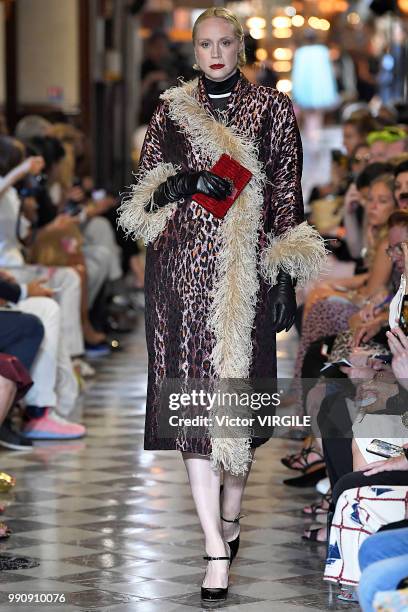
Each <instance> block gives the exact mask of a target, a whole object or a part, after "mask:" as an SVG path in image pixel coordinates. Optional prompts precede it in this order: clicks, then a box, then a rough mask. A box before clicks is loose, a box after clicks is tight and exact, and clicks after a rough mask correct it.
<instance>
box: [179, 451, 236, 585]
mask: <svg viewBox="0 0 408 612" xmlns="http://www.w3.org/2000/svg"><path fill="white" fill-rule="evenodd" d="M182 454H183V460H184V463H185V466H186V470H187V474H188V479H189V481H190V486H191V493H192V495H193V499H194V503H195V506H196V509H197V514H198V518H199V520H200V523H201V527H202V530H203V532H204V537H205V550H206V553H207V555H209V556H212V557H225V556H229V547H228V545H227V546H226V545H225V543H224V540H223V536H222V529H221V517H220V472H216V471H214V470H213V469H212V468H211V463H210V460H209V458H208V457H204V456H202V455H196V454H192V453H182ZM228 565H229V564H228V561H209V562H208V566H207V572H206V575H205V578H204V582H203V586H204V587H207V588H219V587H221V588H225V587H227V586H228Z"/></svg>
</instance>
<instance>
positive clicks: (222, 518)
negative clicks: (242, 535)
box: [221, 514, 248, 523]
mask: <svg viewBox="0 0 408 612" xmlns="http://www.w3.org/2000/svg"><path fill="white" fill-rule="evenodd" d="M246 516H248V515H247V514H238V516H237V517H236V518H234V519H233V520H230V519H226V518H224V517H223V516H222V517H221V520H222V521H225V522H226V523H239V521H240V519H242V518H245V517H246Z"/></svg>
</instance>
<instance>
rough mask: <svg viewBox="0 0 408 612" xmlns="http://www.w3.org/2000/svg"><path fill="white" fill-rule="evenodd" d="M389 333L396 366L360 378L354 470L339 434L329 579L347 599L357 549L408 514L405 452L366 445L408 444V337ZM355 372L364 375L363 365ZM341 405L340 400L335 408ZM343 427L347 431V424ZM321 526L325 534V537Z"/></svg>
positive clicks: (356, 571) (355, 577) (329, 450)
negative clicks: (390, 455) (406, 418)
mask: <svg viewBox="0 0 408 612" xmlns="http://www.w3.org/2000/svg"><path fill="white" fill-rule="evenodd" d="M405 251H406V257H407V260H408V249H407V248H405ZM387 337H388V342H389V347H390V349H391V352H392V355H393V360H392V372H391V371H390V370H389V369H388V368H387V367H386V366H382V365H379V366H378V365H377V366H375V367H376V371H377V374H374V378H373V381H372V382H369V383H363V384H361V383H360V384H359V387H360V389H359V391H361V387H362V388H363V391H364V392H365V393H360V394H357V396H358V395H359V397H360V399H361V403H360V416H359V415H357V417H356V418H355V419H354V424H353V425H352V428H351V431H352V432H353V435H354V438H353V441H352V445H351V448H352V456H353V458H352V469H353V470H355V471H354V473H353V474H348V473H347V465H348V466H349V465H350V451H348V452H347V443H346V442H347V441H346V440H338V442H339V444H340V445H342V447H343V452H342V453H341V458H340V455H339V454H337V463H338V466H336V467H337V469H340V470H341V471H342V472H343V476H342V477H341V478H339V479H338V480H337V482H335V483H334V487H333V505H334V506H335V512H334V516H333V521H332V523H331V529H330V540H329V548H328V556H327V561H326V569H325V579H326V580H330V581H335V582H338V583H339V584H340V585H342V594H341V596H340V597H341V598H343V599H346V600H355V599H356V593H355V590H354V588H355V586H356V585H357V584H358V582H359V578H360V568H359V565H358V551H359V548H360V546H361V544H362V542H363V541H364V540H365V539H366V538H367V537H368V536H369V535H370V534H371V533H375V532H376V531H378V530H379V529H380V528H381V527H382V526H383V525H387V524H389V523H394V522H398V521H400V520H403V519H405V518H406V496H407V494H408V470H407V469H406V467H405V463H406V458H405V455H404V456H402V457H401V458H395V459H390V460H388V461H376V458H375V455H372V454H371V453H370V452H368V450H366V447H367V445H368V443H369V442H370V441H371V439H372V438H374V437H376V438H380V439H381V440H383V441H385V442H390V443H392V444H397V445H399V446H402V447H404V448H407V449H408V438H407V436H406V433H405V435H404V431H405V432H406V429H405V430H404V427H403V423H402V422H401V415H402V412H404V411H405V409H406V402H407V399H408V395H407V391H406V390H407V388H408V338H407V337H406V336H405V334H404V333H403V332H402V330H401V329H400V328H395V329H393V330H392V331H391V332H387ZM350 369H351V368H350ZM356 375H357V377H359V378H360V379H361V378H362V372H361V369H360V372H358V373H356ZM367 392H369V393H370V394H371V395H370V403H368V401H365V403H363V401H362V400H368V396H367V395H366V393H367ZM355 401H356V400H354V403H355ZM363 406H364V408H363ZM339 408H340V406H337V407H335V410H337V411H338V410H339ZM350 408H351V406H350V405H349V410H350ZM361 415H362V416H361ZM344 416H345V418H346V419H347V418H349V417H347V415H344ZM343 418H344V417H343ZM380 432H381V433H380ZM342 433H343V435H344V434H345V433H346V432H345V429H343V432H342ZM369 434H370V435H369ZM397 436H399V437H397ZM325 442H326V445H325V456H326V455H327V456H326V458H327V460H328V459H329V455H331V461H332V462H333V440H332V439H326V440H325ZM348 448H350V445H349V446H348ZM346 459H347V461H345V460H346ZM340 464H341V465H340ZM345 464H346V466H345ZM328 466H329V462H328ZM401 468H402V469H401ZM356 470H357V471H356ZM361 471H363V472H364V474H365V476H363V475H362V474H361ZM322 531H324V530H320V532H321V533H320V536H321V540H324V534H323V533H322Z"/></svg>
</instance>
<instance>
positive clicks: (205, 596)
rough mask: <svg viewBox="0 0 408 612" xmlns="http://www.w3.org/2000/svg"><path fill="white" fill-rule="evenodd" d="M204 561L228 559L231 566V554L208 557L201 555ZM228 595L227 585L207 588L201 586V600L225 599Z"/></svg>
mask: <svg viewBox="0 0 408 612" xmlns="http://www.w3.org/2000/svg"><path fill="white" fill-rule="evenodd" d="M203 559H205V560H206V561H229V567H230V566H231V556H229V557H210V556H209V555H206V556H205V557H203ZM227 597H228V587H225V588H224V587H218V588H207V587H203V586H202V587H201V599H202V600H203V601H225V600H226V599H227Z"/></svg>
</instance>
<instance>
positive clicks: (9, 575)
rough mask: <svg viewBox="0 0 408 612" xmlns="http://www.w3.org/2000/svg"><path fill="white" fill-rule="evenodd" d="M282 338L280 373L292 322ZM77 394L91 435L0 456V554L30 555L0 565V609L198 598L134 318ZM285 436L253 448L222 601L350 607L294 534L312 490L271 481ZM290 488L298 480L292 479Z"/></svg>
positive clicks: (121, 606)
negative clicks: (145, 445)
mask: <svg viewBox="0 0 408 612" xmlns="http://www.w3.org/2000/svg"><path fill="white" fill-rule="evenodd" d="M285 336H286V337H284V338H282V339H280V340H279V343H278V355H279V356H280V361H279V363H280V373H281V375H284V374H288V373H289V371H290V368H291V363H292V360H291V356H292V355H293V350H294V347H295V345H296V336H295V334H294V333H292V332H291V334H290V335H285ZM97 367H98V375H97V379H96V381H95V383H94V384H93V386H92V388H91V389H90V390H89V392H88V394H87V395H86V397H85V399H84V401H83V410H84V418H85V423H86V425H87V427H88V432H89V434H88V437H87V438H86V439H85V440H84V441H81V442H76V443H71V444H68V443H65V444H61V445H58V446H41V447H37V448H35V449H34V450H33V451H32V452H30V453H15V452H14V453H13V452H10V451H4V452H1V454H0V466H1V469H3V470H5V471H7V472H10V473H12V474H13V475H14V476H15V477H16V479H17V485H16V487H15V489H14V490H13V492H12V493H9V494H7V495H4V494H3V496H2V497H1V498H0V503H1V502H2V501H4V502H6V503H7V510H6V512H5V514H4V520H5V521H6V522H7V523H8V525H9V526H10V527H11V528H12V529H13V532H14V533H13V535H12V536H11V537H10V539H9V540H8V541H6V542H5V543H2V544H1V545H0V554H10V555H16V556H18V555H22V556H23V555H24V556H27V557H30V558H32V559H34V560H36V561H37V562H38V563H39V565H37V566H36V567H31V568H27V569H19V570H12V571H11V570H8V571H3V572H0V609H1V610H2V612H3V611H4V612H8V611H11V610H30V611H31V610H36V609H40V608H41V609H42V610H44V609H47V608H48V609H49V610H50V611H52V612H54V610H60V611H61V612H62V611H64V612H65V611H68V610H69V611H70V612H71V611H84V612H85V611H91V610H95V611H96V610H97V611H99V612H102V611H103V612H108V611H109V612H136V611H139V610H140V611H143V612H153V611H156V610H164V611H165V612H174V611H180V612H183V611H184V610H199V609H203V608H202V606H201V603H200V599H199V586H200V583H201V580H202V576H203V570H204V564H205V562H204V561H203V560H202V559H201V557H202V554H203V552H204V551H203V542H202V538H201V534H200V529H199V527H198V525H197V522H196V517H195V513H194V511H193V502H192V499H191V497H190V494H189V487H188V485H187V480H186V474H185V471H184V468H183V465H182V462H181V459H180V457H179V456H178V454H176V453H172V452H157V453H152V452H144V451H143V450H142V436H143V424H144V396H145V383H146V354H145V346H144V336H143V326H142V325H141V326H140V328H139V330H138V331H136V332H135V334H133V335H132V336H128V337H127V338H126V339H125V347H124V351H123V352H121V353H118V354H116V355H114V356H112V357H110V358H108V359H106V360H103V361H101V362H99V365H98V366H97ZM293 444H294V443H289V442H288V441H285V440H273V441H270V442H269V443H268V444H267V445H265V446H264V447H263V448H262V449H261V450H260V451H259V452H258V458H257V461H256V463H255V465H254V467H253V471H252V474H251V477H250V480H249V484H248V488H247V493H246V497H245V504H244V508H243V512H244V514H247V515H248V516H247V518H245V519H243V521H242V529H243V542H242V548H241V550H240V554H239V558H238V559H237V561H236V562H234V565H233V570H232V574H231V588H230V597H229V599H228V604H227V605H226V606H223V607H224V608H225V609H228V610H237V611H239V612H263V611H267V610H268V611H269V610H279V611H280V612H290V611H293V612H300V610H327V609H343V608H344V607H346V608H347V609H358V608H356V607H355V606H354V608H353V607H352V606H350V605H347V604H340V603H337V604H336V603H335V602H334V601H333V598H334V594H332V593H331V590H330V587H329V586H328V585H326V584H324V583H323V581H322V579H321V575H322V562H323V556H324V547H323V548H322V547H318V548H316V547H314V546H313V545H311V544H308V543H304V542H302V541H301V539H300V535H301V532H302V530H303V528H304V526H305V524H308V521H307V520H304V519H303V518H302V515H301V507H302V505H303V504H304V503H305V502H307V501H310V500H311V499H312V498H313V490H311V489H306V490H303V491H302V490H291V489H289V488H287V487H285V486H284V485H283V484H281V481H282V479H283V478H284V477H286V476H287V471H286V470H285V468H284V467H283V466H281V464H280V462H279V458H280V457H281V456H282V454H283V453H284V452H285V451H286V450H287V449H292V448H293ZM299 491H300V492H299ZM23 593H24V594H29V593H32V594H40V593H49V594H51V593H52V594H63V595H64V597H65V603H58V604H56V603H53V604H44V603H42V604H40V603H38V604H36V603H30V604H28V603H23V604H17V603H10V596H11V594H23Z"/></svg>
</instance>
